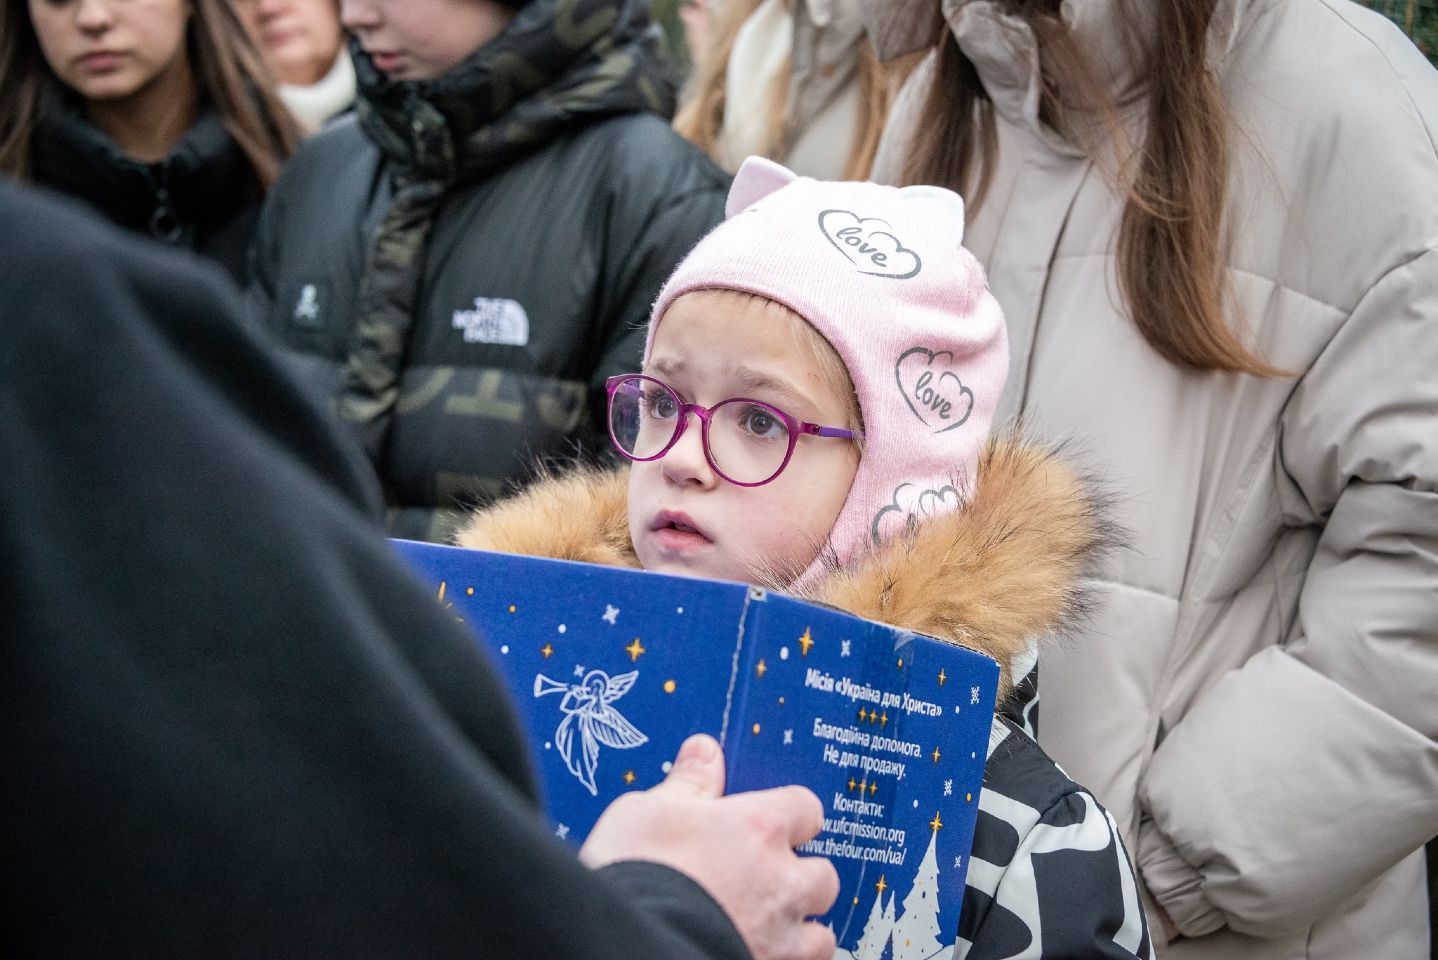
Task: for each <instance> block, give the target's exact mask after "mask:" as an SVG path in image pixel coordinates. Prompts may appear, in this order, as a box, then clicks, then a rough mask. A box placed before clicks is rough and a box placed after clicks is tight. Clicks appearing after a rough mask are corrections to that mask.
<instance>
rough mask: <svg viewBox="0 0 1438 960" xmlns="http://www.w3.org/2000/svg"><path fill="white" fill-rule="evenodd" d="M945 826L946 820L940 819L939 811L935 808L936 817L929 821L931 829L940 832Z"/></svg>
mask: <svg viewBox="0 0 1438 960" xmlns="http://www.w3.org/2000/svg"><path fill="white" fill-rule="evenodd" d="M943 826H944V821H942V820H940V819H939V812H938V811H937V810H935V811H934V819H932V820H930V821H929V829H930V830H932V831H934V832H935V833H938V832H939V831H940V830H941V829H943Z"/></svg>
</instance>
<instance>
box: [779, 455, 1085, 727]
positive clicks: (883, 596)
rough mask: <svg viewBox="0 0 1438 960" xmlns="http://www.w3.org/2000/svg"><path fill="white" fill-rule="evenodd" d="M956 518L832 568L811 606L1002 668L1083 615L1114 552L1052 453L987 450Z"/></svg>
mask: <svg viewBox="0 0 1438 960" xmlns="http://www.w3.org/2000/svg"><path fill="white" fill-rule="evenodd" d="M975 487H976V492H975V493H974V495H973V497H972V498H971V499H970V500H969V501H968V503H967V504H966V505H965V506H964V507H963V508H961V509H960V510H957V511H955V512H954V513H951V514H947V515H945V516H942V517H938V518H936V519H932V520H928V521H926V522H925V523H924V524H923V525H922V526H920V527H918V528H917V529H916V530H915V531H914V532H913V533H911V534H909V535H908V536H906V537H904V538H902V539H900V540H897V541H894V542H891V543H889V544H887V545H886V546H885V547H883V548H882V549H880V550H878V551H876V552H875V553H873V554H872V555H870V556H868V557H866V558H863V559H861V560H858V561H856V562H853V563H850V564H848V565H847V566H846V568H845V569H842V570H835V571H834V572H833V573H832V574H831V575H830V576H828V577H826V578H825V580H824V581H823V582H822V583H820V584H819V585H818V586H817V587H816V588H815V589H814V591H812V592H811V593H809V594H808V596H807V598H808V599H811V600H815V601H818V602H820V603H827V604H829V605H831V606H834V607H838V608H840V609H842V610H847V611H848V612H850V613H853V614H857V615H858V616H861V617H865V618H867V619H870V620H877V621H879V622H880V623H887V624H890V625H892V626H896V627H900V628H902V629H905V630H912V631H913V632H915V633H920V634H924V635H926V636H930V637H935V638H938V639H940V640H947V641H949V642H952V643H956V644H959V645H960V646H964V647H968V648H970V649H972V650H977V651H979V652H981V653H985V654H987V655H989V656H991V657H993V658H994V659H995V660H997V661H998V662H999V664H1000V666H1001V667H1002V668H1003V675H1002V677H1001V681H1000V697H999V699H1000V702H1002V700H1003V698H1004V697H1005V696H1006V695H1007V694H1008V692H1009V690H1010V689H1011V686H1012V684H1013V683H1014V682H1015V680H1016V678H1014V677H1012V676H1010V673H1009V665H1010V664H1011V663H1013V661H1014V659H1015V658H1016V657H1019V656H1021V655H1022V654H1024V653H1025V652H1026V651H1027V650H1028V649H1029V646H1030V645H1031V644H1033V643H1035V642H1037V641H1038V640H1040V639H1043V638H1045V637H1047V636H1050V635H1052V634H1053V633H1055V632H1056V631H1057V630H1058V629H1060V628H1061V627H1062V626H1063V625H1064V623H1065V622H1066V621H1067V620H1069V619H1070V618H1072V617H1073V616H1074V615H1075V614H1076V613H1079V612H1081V608H1082V606H1083V603H1082V597H1081V595H1080V593H1079V589H1080V580H1081V578H1082V576H1083V575H1084V573H1085V572H1086V569H1087V568H1088V567H1089V566H1090V565H1091V564H1092V563H1093V558H1094V555H1095V553H1097V552H1100V551H1102V550H1103V549H1104V548H1105V547H1106V546H1107V543H1108V534H1107V532H1106V531H1105V529H1104V526H1103V523H1102V521H1101V518H1100V516H1099V513H1098V509H1097V507H1098V505H1097V504H1096V502H1095V500H1094V498H1093V497H1092V496H1091V494H1090V493H1089V491H1088V490H1086V489H1085V484H1084V481H1083V480H1082V479H1081V478H1080V477H1079V476H1078V475H1077V474H1076V473H1074V472H1073V471H1072V470H1070V469H1069V468H1068V467H1067V466H1065V465H1064V464H1063V463H1062V462H1061V461H1059V460H1057V459H1055V458H1054V457H1053V456H1052V455H1051V454H1050V453H1049V452H1048V451H1046V450H1043V449H1041V448H1038V447H1034V446H1029V445H1026V444H1022V443H1019V442H1015V441H1013V440H999V441H991V442H990V444H989V445H988V447H987V448H986V449H985V451H984V455H983V457H982V458H981V459H980V461H979V467H978V476H977V481H976V483H975Z"/></svg>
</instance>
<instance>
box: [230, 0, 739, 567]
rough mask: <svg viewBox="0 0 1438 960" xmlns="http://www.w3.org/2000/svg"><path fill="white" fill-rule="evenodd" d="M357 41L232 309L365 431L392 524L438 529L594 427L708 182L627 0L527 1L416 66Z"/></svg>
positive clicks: (432, 536)
mask: <svg viewBox="0 0 1438 960" xmlns="http://www.w3.org/2000/svg"><path fill="white" fill-rule="evenodd" d="M354 53H355V62H356V70H357V73H358V77H359V86H360V99H359V101H358V103H357V107H358V109H357V114H356V116H354V117H349V118H345V119H343V120H341V121H339V122H338V123H336V124H334V125H333V126H332V127H330V128H329V129H327V130H326V131H325V132H323V133H321V134H320V135H319V136H317V137H315V138H314V139H313V140H311V141H309V142H308V143H307V144H306V146H305V148H304V149H303V150H302V151H301V152H300V154H299V155H298V156H297V157H296V158H295V159H294V160H293V161H292V162H291V164H290V166H289V168H288V169H287V170H286V172H285V173H284V175H283V176H282V177H281V179H280V182H279V183H278V184H277V186H276V188H275V189H274V190H273V191H272V194H271V198H270V200H269V202H268V203H267V204H266V207H265V210H264V211H263V213H262V215H261V223H260V227H259V231H258V234H257V236H256V241H255V250H254V258H253V269H254V276H253V280H252V284H251V289H250V294H249V300H250V310H251V314H252V316H254V317H257V318H259V319H260V320H261V322H263V323H264V324H265V325H266V326H267V327H268V328H269V329H270V330H271V331H272V332H273V334H274V335H275V336H276V337H277V338H278V339H279V340H280V341H281V343H282V344H283V345H285V346H286V347H288V348H289V350H290V351H291V353H292V355H293V357H294V359H295V361H296V364H297V365H298V367H299V368H300V371H301V374H302V376H303V377H304V379H306V380H307V381H309V382H310V383H311V384H312V385H314V386H315V387H316V388H318V389H320V390H322V391H324V392H325V393H326V395H328V396H329V397H330V398H331V399H332V400H333V403H334V408H335V410H336V413H337V414H338V416H339V417H340V418H341V419H342V420H344V421H346V422H347V423H348V424H349V425H350V426H351V427H353V429H354V431H355V433H356V435H357V436H358V437H359V438H360V440H361V441H362V442H363V443H364V445H365V448H366V450H367V452H368V453H369V456H370V459H371V462H372V463H373V464H374V466H375V468H376V470H377V472H378V474H379V477H380V481H381V483H382V485H383V487H384V490H385V495H386V498H387V500H388V503H389V506H390V530H391V532H392V533H393V534H394V535H396V536H404V537H410V538H414V539H429V540H443V539H445V538H446V537H447V536H448V534H449V531H450V529H451V526H452V524H453V521H454V519H455V518H457V516H458V511H459V510H460V508H462V507H463V506H465V505H469V504H474V503H476V502H483V501H486V500H488V499H490V498H493V497H495V496H497V495H499V494H502V493H504V492H506V490H508V489H510V488H512V487H514V486H516V485H517V484H518V483H520V482H522V481H524V480H525V479H527V478H528V477H530V476H531V475H532V472H533V465H534V463H535V461H536V460H537V459H540V458H546V457H556V456H557V457H564V456H569V455H572V454H573V453H574V452H575V451H576V449H577V448H578V449H585V450H591V451H597V450H602V449H603V448H604V447H605V446H606V445H605V444H604V442H603V440H602V438H603V416H602V415H603V383H604V379H605V378H606V377H607V376H609V375H611V374H614V373H617V372H622V371H625V370H631V369H636V368H637V367H638V364H639V360H640V352H641V348H642V345H643V331H644V324H645V322H646V320H647V318H648V312H649V306H650V304H651V302H652V301H653V299H654V297H655V295H656V294H657V293H658V290H659V287H660V285H661V284H662V283H663V281H664V279H665V278H666V277H667V276H668V274H669V273H670V271H672V270H673V268H674V267H675V266H676V265H677V264H678V262H679V260H680V259H681V258H682V257H683V256H684V255H685V254H686V253H687V252H688V251H689V248H690V247H691V246H693V244H694V243H695V242H697V240H698V239H699V238H700V237H701V236H703V235H704V233H706V232H707V231H708V230H709V229H710V228H711V227H712V226H714V225H715V224H717V223H718V222H719V220H720V219H721V218H722V216H723V205H724V195H725V191H726V189H727V180H726V178H725V177H724V175H723V173H722V172H721V171H719V170H718V168H716V167H714V166H713V165H712V164H710V163H709V161H708V160H707V159H706V158H704V157H703V156H702V155H701V154H700V153H699V152H698V151H697V150H695V149H693V148H692V147H690V146H689V145H688V144H687V143H685V142H683V141H682V140H680V139H679V138H678V136H677V135H675V134H674V133H672V132H671V131H670V130H669V128H668V125H667V124H666V122H665V120H664V119H663V115H665V114H667V113H668V112H670V111H671V110H672V107H673V93H672V89H671V87H670V85H669V82H668V79H667V77H666V76H665V73H664V71H663V69H662V67H661V65H660V63H659V61H658V59H657V52H656V49H655V42H654V38H653V34H652V32H651V31H650V30H649V29H648V20H647V13H646V12H645V7H644V5H643V4H642V3H641V2H638V0H535V2H533V3H530V4H529V5H527V6H526V7H525V8H524V9H523V10H521V11H520V13H519V15H518V16H517V17H516V19H515V20H514V22H513V23H512V24H511V25H510V27H509V28H508V29H507V30H506V31H505V32H504V33H502V34H501V35H500V36H499V37H497V38H496V39H495V40H493V41H491V42H490V43H488V44H486V45H484V46H483V47H481V48H480V49H479V50H478V51H476V52H475V54H473V55H472V56H471V57H470V58H469V59H468V60H466V61H465V62H463V63H461V64H460V65H459V66H457V67H456V68H454V70H452V71H450V73H448V74H446V75H445V76H443V77H440V78H438V79H437V80H432V81H420V82H411V83H391V82H389V81H387V80H386V79H385V78H384V77H383V76H382V75H381V74H379V73H377V72H376V71H375V70H374V68H373V66H372V65H371V64H370V63H369V60H368V58H367V57H366V56H365V55H364V54H363V53H362V52H361V51H359V50H358V49H357V48H356V49H355V51H354ZM546 71H547V72H546Z"/></svg>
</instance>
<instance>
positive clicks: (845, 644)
mask: <svg viewBox="0 0 1438 960" xmlns="http://www.w3.org/2000/svg"><path fill="white" fill-rule="evenodd" d="M848 655H849V641H848V640H840V641H839V656H841V657H847V656H848Z"/></svg>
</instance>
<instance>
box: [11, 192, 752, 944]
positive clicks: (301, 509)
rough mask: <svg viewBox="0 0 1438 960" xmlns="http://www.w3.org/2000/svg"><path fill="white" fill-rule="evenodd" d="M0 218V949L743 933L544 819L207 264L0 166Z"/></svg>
mask: <svg viewBox="0 0 1438 960" xmlns="http://www.w3.org/2000/svg"><path fill="white" fill-rule="evenodd" d="M0 236H4V237H17V236H18V237H24V238H25V242H24V243H3V244H0V325H3V328H4V330H5V336H4V337H3V338H0V417H3V418H4V423H5V428H4V429H3V430H0V472H3V475H4V477H5V482H4V483H3V484H0V658H3V659H0V678H3V680H0V683H3V687H0V729H3V730H4V731H5V733H4V740H5V749H4V751H3V757H4V759H3V762H0V763H3V765H0V782H3V783H4V789H3V790H0V822H3V823H4V827H3V830H0V837H3V841H0V843H3V846H0V875H3V883H4V889H5V890H6V892H7V896H8V902H9V906H10V916H11V918H12V919H11V920H10V921H9V922H8V923H7V925H6V931H5V942H6V944H7V948H6V953H7V954H9V955H14V956H24V957H36V958H39V957H63V958H67V960H68V958H78V957H221V956H235V957H240V956H244V957H263V956H273V957H283V956H289V957H450V956H455V957H457V956H480V957H513V958H535V960H553V958H556V957H580V956H583V957H593V958H615V960H619V958H628V957H672V958H680V957H683V958H691V957H698V958H705V957H712V958H716V960H717V958H733V960H742V958H744V957H747V956H748V954H747V952H746V951H745V949H744V947H743V944H742V942H741V941H740V940H739V937H738V934H737V933H736V931H735V930H734V927H733V925H732V924H731V923H730V922H729V920H728V918H727V917H726V916H725V915H724V914H723V912H722V911H721V910H720V909H719V907H718V906H717V905H716V904H715V903H714V902H713V900H711V899H710V898H709V897H708V896H707V895H706V894H705V893H704V892H703V890H702V889H701V888H700V887H699V886H698V885H697V884H695V883H694V882H693V881H691V880H689V879H688V878H687V877H684V876H683V875H681V874H679V873H676V872H674V871H672V870H670V869H668V868H666V867H661V866H658V865H656V864H650V863H627V864H619V865H615V866H612V867H606V868H604V869H602V870H599V871H597V872H595V871H591V870H589V869H588V868H587V867H584V866H582V865H581V864H580V862H579V861H578V859H577V858H576V857H575V856H574V853H573V852H572V851H571V850H569V849H568V848H566V847H565V846H564V845H563V844H561V843H560V842H559V841H557V840H555V839H554V838H553V837H552V836H550V830H549V828H548V827H546V826H544V825H543V823H542V822H541V819H540V817H539V814H538V811H537V810H536V808H535V799H534V781H533V778H532V775H531V773H530V771H529V770H528V768H527V766H526V764H525V762H524V753H525V750H524V747H523V743H522V740H521V738H520V733H519V730H518V728H517V726H516V724H515V721H514V719H513V715H512V713H511V711H510V709H509V706H508V703H507V701H506V699H505V697H504V696H503V690H502V687H501V685H500V683H499V681H498V678H497V677H496V676H495V674H494V673H493V671H492V670H491V669H490V668H489V666H488V664H487V663H486V662H485V661H484V659H483V658H482V656H481V655H480V652H479V648H478V645H477V643H476V641H475V640H474V639H473V638H472V637H470V636H469V635H468V634H467V633H466V632H465V630H464V629H463V628H461V627H459V626H458V625H457V624H456V623H455V621H454V619H453V617H451V616H450V615H449V614H448V613H447V612H446V611H444V610H443V609H442V608H441V607H440V605H439V604H438V603H437V602H436V601H435V599H434V597H433V596H432V595H431V593H430V591H429V590H428V589H427V588H425V587H422V586H420V585H419V583H418V582H417V581H416V580H414V579H413V578H412V577H411V576H410V574H409V573H408V572H407V571H406V570H405V569H404V567H403V566H402V565H401V564H400V562H399V560H398V558H397V557H396V556H394V554H393V553H392V551H391V549H390V548H389V546H388V545H387V544H386V543H385V542H384V540H383V539H382V538H381V536H380V534H379V531H378V530H377V529H376V527H375V525H374V523H373V520H372V510H373V508H374V507H375V506H377V504H376V502H375V498H374V496H373V491H372V489H371V484H372V481H371V479H370V477H369V476H368V474H369V471H368V469H367V468H366V467H365V466H364V463H363V461H362V459H361V458H360V456H359V454H358V451H355V450H353V449H352V447H351V445H350V444H348V443H347V442H345V438H343V437H342V436H341V435H339V434H338V433H336V432H335V431H334V430H333V429H332V427H331V425H330V424H329V422H328V420H329V418H328V417H327V416H326V415H325V413H324V412H323V411H322V410H320V409H319V408H317V407H315V406H313V405H312V404H310V403H309V402H307V400H306V398H305V397H304V395H303V393H302V391H301V390H300V389H299V388H298V386H297V385H296V384H294V383H293V382H292V381H291V380H290V378H289V377H288V376H287V375H286V373H285V371H284V369H283V367H282V364H281V362H280V361H279V359H278V358H277V357H274V356H272V355H271V353H270V352H269V351H268V350H267V349H265V345H264V344H262V343H260V342H259V341H258V339H257V338H256V337H254V336H253V335H251V334H249V333H248V332H246V331H245V330H244V329H243V328H242V326H241V323H240V318H239V316H238V315H237V313H236V309H235V304H236V301H237V297H236V291H235V290H234V289H233V288H232V287H231V286H230V285H229V284H228V283H226V282H223V278H222V277H221V276H220V275H219V274H218V272H217V271H214V270H212V269H210V268H207V267H200V266H197V265H196V264H194V263H193V262H192V261H191V260H189V259H188V258H183V257H181V256H179V255H177V254H169V253H166V252H164V251H160V250H156V249H155V248H154V247H153V246H152V245H150V244H136V243H134V242H132V241H131V240H130V239H129V238H127V237H124V236H122V235H120V234H118V233H116V232H115V231H113V230H111V229H109V228H107V227H103V226H102V225H100V224H98V223H97V222H95V221H93V220H92V219H91V218H89V217H86V216H83V215H81V214H80V213H79V212H78V208H72V207H70V206H69V205H65V206H63V207H62V206H61V205H60V204H58V203H52V202H50V201H42V200H40V199H38V198H37V197H36V196H34V195H27V194H26V193H24V192H21V191H20V190H19V189H17V188H15V187H13V186H11V185H8V184H0ZM76 263H83V264H84V269H83V270H76V269H75V264H76ZM367 512H370V513H371V516H366V513H367ZM219 532H222V534H223V535H217V533H219Z"/></svg>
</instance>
